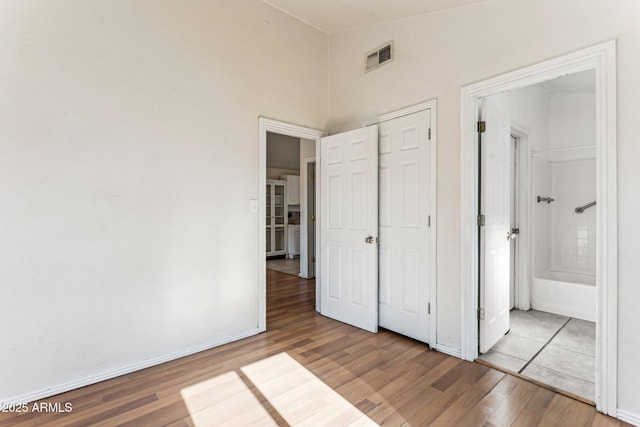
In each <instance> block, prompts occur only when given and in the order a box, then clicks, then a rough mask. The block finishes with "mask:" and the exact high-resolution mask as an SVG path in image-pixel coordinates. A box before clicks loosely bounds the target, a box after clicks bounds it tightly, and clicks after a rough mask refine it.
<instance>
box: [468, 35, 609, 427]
mask: <svg viewBox="0 0 640 427" xmlns="http://www.w3.org/2000/svg"><path fill="white" fill-rule="evenodd" d="M615 57H616V42H615V41H609V42H606V43H602V44H599V45H595V46H592V47H589V48H585V49H582V50H580V51H576V52H573V53H569V54H566V55H563V56H560V57H558V58H554V59H550V60H547V61H544V62H540V63H538V64H534V65H531V66H528V67H525V68H521V69H518V70H515V71H511V72H508V73H505V74H503V75H499V76H496V77H493V78H490V79H488V80H484V81H481V82H477V83H473V84H470V85H468V86H464V87H463V88H462V89H461V113H460V115H461V128H460V132H461V148H460V152H461V169H460V182H461V189H460V191H461V198H460V200H461V202H460V203H461V217H460V218H461V219H460V226H461V233H462V234H461V247H462V250H461V252H460V265H461V282H462V298H461V301H462V313H463V316H462V323H461V331H460V333H461V337H462V342H461V356H462V357H463V358H464V359H466V360H470V361H474V360H476V359H477V358H478V357H479V355H480V351H479V350H480V347H479V344H480V338H481V336H482V333H481V332H480V333H479V327H481V325H482V319H481V318H482V317H483V316H482V313H483V312H482V310H483V309H486V308H485V307H482V306H481V305H480V300H481V298H480V297H481V296H480V290H481V289H482V287H481V286H480V285H481V284H480V281H481V274H480V272H481V269H480V267H481V265H482V263H483V262H484V260H483V259H481V258H480V255H481V246H480V233H479V229H481V228H483V227H482V225H481V224H482V221H481V220H482V214H483V213H482V212H481V211H480V194H479V193H480V175H479V157H480V150H479V149H478V147H479V144H480V139H481V137H480V133H479V130H480V128H479V125H478V120H479V112H480V110H481V108H480V107H481V106H480V104H481V101H482V100H483V99H485V98H487V97H490V96H492V95H496V94H500V93H505V92H509V91H515V90H518V89H521V88H524V87H529V86H532V85H537V84H538V83H543V82H546V81H549V80H553V79H556V78H558V77H562V76H566V75H569V74H576V73H580V72H583V71H588V70H594V71H595V102H596V112H595V117H594V123H595V129H596V132H595V146H594V150H595V159H596V163H597V168H596V176H595V183H596V185H595V186H596V199H597V205H595V206H593V207H592V209H593V208H595V215H596V226H595V234H596V235H597V238H596V239H595V244H596V260H595V267H596V286H595V291H596V306H597V310H596V321H595V329H596V334H595V335H596V341H595V367H596V369H595V396H594V399H593V400H594V401H595V405H596V409H598V410H599V411H601V412H603V413H605V414H609V415H612V416H615V414H616V412H617V379H618V378H617V372H618V370H617V366H618V364H617V348H618V340H617V321H618V320H617V316H618V311H617V307H618V304H617V271H618V254H617V228H618V224H617V190H616V189H617V161H616V151H617V149H616V146H617V142H616V141H617V139H616V61H615ZM529 137H530V138H533V137H534V135H533V133H531V134H529ZM558 154H559V155H560V156H562V155H563V151H559V152H558ZM530 166H531V168H533V165H530ZM533 193H534V191H533V189H530V191H529V196H528V200H529V203H530V204H532V205H534V206H535V209H542V203H540V204H539V203H537V200H535V201H532V197H533V196H534V194H533ZM540 195H541V196H545V195H542V194H540ZM536 196H537V194H536ZM545 204H546V203H545ZM552 204H553V202H552ZM576 207H579V206H575V207H574V209H575V208H576ZM533 209H534V207H531V211H532V212H533ZM521 214H522V212H521ZM528 222H531V221H527V223H528ZM527 223H524V224H523V223H521V224H520V226H521V227H520V233H521V234H522V232H523V230H522V229H523V228H524V226H525V225H526V224H527ZM528 234H531V237H532V238H535V237H536V236H535V233H533V232H531V233H528ZM521 237H524V236H521ZM503 239H506V234H504V235H503ZM523 240H525V239H523ZM520 246H521V247H522V246H523V245H522V242H521V243H520ZM524 247H525V248H526V250H528V251H529V254H530V255H531V257H533V259H534V260H535V256H536V254H535V253H534V250H533V246H532V243H531V242H530V243H529V244H528V245H524ZM522 252H523V251H520V253H521V254H522ZM522 258H523V257H522V256H521V257H520V259H521V260H522ZM525 259H527V257H525ZM505 264H507V265H508V259H507V261H506V262H505ZM519 264H520V266H522V265H526V262H525V263H523V262H521V261H520V262H519ZM530 267H531V268H533V265H531V266H530ZM520 268H522V267H520ZM536 273H537V272H534V271H533V270H530V271H529V272H528V273H527V275H525V276H520V280H519V281H518V283H517V289H520V290H525V291H526V290H527V286H529V290H528V291H527V292H520V296H522V297H523V298H526V297H529V300H531V299H532V292H531V289H530V287H531V283H530V282H531V281H532V279H533V278H534V276H535V274H536ZM527 279H529V283H527ZM507 289H508V286H507ZM516 294H518V291H516ZM519 299H520V297H517V298H516V304H518V300H519ZM506 301H507V303H506V304H505V305H506V306H508V305H509V304H508V301H509V296H508V295H507V296H506ZM522 309H523V310H524V309H526V308H522ZM486 317H487V316H485V319H486ZM505 332H506V331H505Z"/></svg>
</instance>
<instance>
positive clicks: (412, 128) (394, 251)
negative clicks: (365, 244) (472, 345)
mask: <svg viewBox="0 0 640 427" xmlns="http://www.w3.org/2000/svg"><path fill="white" fill-rule="evenodd" d="M430 120H431V111H430V110H425V111H421V112H418V113H414V114H410V115H407V116H403V117H399V118H397V119H393V120H389V121H387V122H383V123H381V124H380V125H379V127H380V132H379V143H378V144H379V153H380V172H379V174H380V177H379V181H380V210H379V215H380V217H379V223H380V256H379V265H380V276H379V281H380V295H379V310H380V326H382V327H383V328H386V329H389V330H392V331H395V332H398V333H400V334H403V335H406V336H409V337H411V338H414V339H417V340H419V341H423V342H429V320H430V319H429V314H428V309H427V304H428V298H429V280H430V276H431V268H432V266H431V265H430V259H431V255H430V247H431V238H432V237H431V229H430V227H429V215H430V210H431V206H430V201H431V194H430V193H431V191H430V189H431V183H430V164H431V155H430V154H431V143H430V141H429V136H428V132H429V127H430Z"/></svg>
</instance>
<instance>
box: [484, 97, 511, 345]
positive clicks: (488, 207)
mask: <svg viewBox="0 0 640 427" xmlns="http://www.w3.org/2000/svg"><path fill="white" fill-rule="evenodd" d="M481 116H482V120H483V121H484V122H485V124H486V128H485V131H484V133H481V134H480V140H481V142H480V145H481V148H480V153H481V155H480V158H481V163H480V189H481V190H480V212H481V213H482V214H483V215H484V224H485V225H484V227H480V242H481V248H480V266H481V267H480V268H481V272H480V309H481V315H480V352H481V353H485V352H486V351H487V350H489V349H490V348H491V347H492V346H493V345H494V344H495V343H496V342H497V341H498V340H499V339H500V338H501V337H502V336H503V335H504V334H506V333H507V332H508V331H509V290H510V289H509V288H510V270H511V269H510V259H511V255H510V246H511V239H510V237H511V233H510V232H511V224H510V217H511V184H510V181H511V144H510V141H511V124H510V120H509V118H508V116H507V115H506V114H505V113H503V112H502V111H500V109H499V108H498V106H496V105H495V104H493V103H492V102H490V101H489V100H487V99H485V100H483V103H482V108H481Z"/></svg>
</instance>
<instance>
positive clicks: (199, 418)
mask: <svg viewBox="0 0 640 427" xmlns="http://www.w3.org/2000/svg"><path fill="white" fill-rule="evenodd" d="M181 394H182V399H183V400H184V402H185V405H186V406H187V409H188V410H189V414H190V416H191V420H192V421H193V424H194V425H195V426H196V427H204V426H211V425H216V426H218V425H261V426H267V425H268V426H272V425H283V424H289V425H292V426H303V425H313V426H317V425H332V426H335V425H341V426H356V425H357V426H375V425H377V424H376V423H374V422H373V421H372V420H371V419H370V418H368V417H367V416H366V415H365V414H363V413H362V412H360V411H359V410H358V409H357V408H356V407H355V406H353V405H352V404H351V403H349V401H347V400H346V399H345V398H344V397H342V396H341V395H340V394H339V393H337V392H335V391H334V390H333V389H331V387H329V386H328V385H326V384H325V383H324V382H323V381H322V380H320V379H319V378H318V377H316V376H315V375H314V374H312V373H311V372H310V371H309V370H307V369H306V368H305V367H304V366H302V365H301V364H300V363H298V362H297V361H296V360H295V359H293V358H292V357H291V356H289V355H288V354H287V353H279V354H277V355H275V356H271V357H268V358H266V359H263V360H260V361H258V362H255V363H252V364H250V365H247V366H245V367H243V368H241V369H240V370H238V371H233V372H228V373H226V374H222V375H219V376H217V377H215V378H211V379H208V380H206V381H203V382H200V383H198V384H194V385H192V386H189V387H186V388H184V389H182V390H181Z"/></svg>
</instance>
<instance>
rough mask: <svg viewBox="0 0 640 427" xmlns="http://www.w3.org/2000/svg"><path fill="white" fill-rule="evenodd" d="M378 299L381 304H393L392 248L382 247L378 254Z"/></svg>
mask: <svg viewBox="0 0 640 427" xmlns="http://www.w3.org/2000/svg"><path fill="white" fill-rule="evenodd" d="M378 266H379V275H378V288H379V291H378V299H379V301H380V304H382V305H386V306H389V305H390V304H391V249H389V248H380V252H379V255H378Z"/></svg>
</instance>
